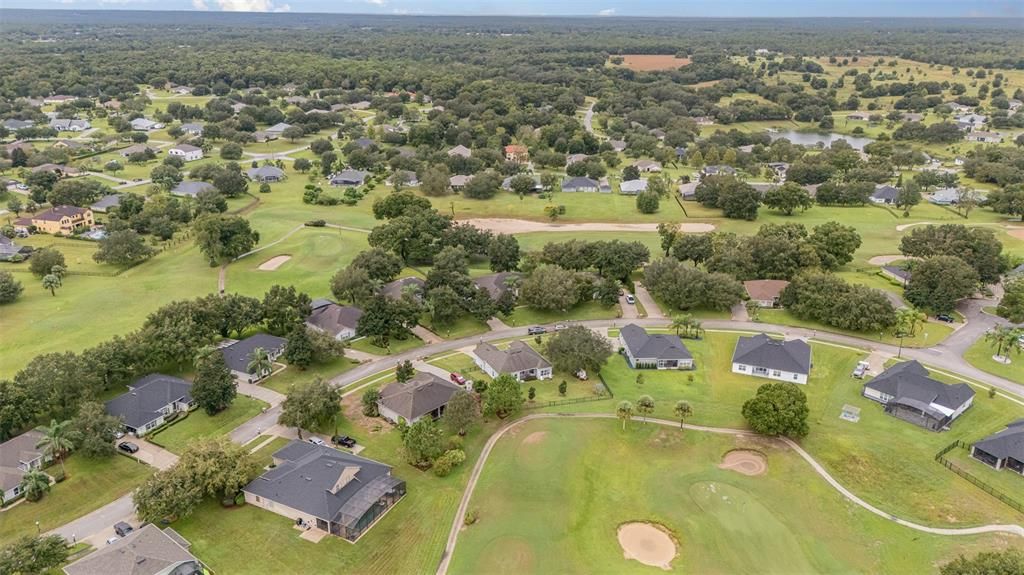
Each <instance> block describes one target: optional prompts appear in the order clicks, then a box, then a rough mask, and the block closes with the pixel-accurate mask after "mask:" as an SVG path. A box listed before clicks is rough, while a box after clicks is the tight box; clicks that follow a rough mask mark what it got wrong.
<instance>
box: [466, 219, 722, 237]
mask: <svg viewBox="0 0 1024 575" xmlns="http://www.w3.org/2000/svg"><path fill="white" fill-rule="evenodd" d="M461 222H462V223H467V224H470V225H472V226H474V227H477V228H480V229H482V230H488V231H490V232H494V233H496V234H525V233H530V232H656V231H658V224H616V223H598V222H592V223H585V224H551V223H546V222H534V221H530V220H514V219H506V218H474V219H469V220H461ZM679 229H680V231H682V232H685V233H706V232H713V231H715V226H714V225H712V224H694V223H691V224H680V225H679Z"/></svg>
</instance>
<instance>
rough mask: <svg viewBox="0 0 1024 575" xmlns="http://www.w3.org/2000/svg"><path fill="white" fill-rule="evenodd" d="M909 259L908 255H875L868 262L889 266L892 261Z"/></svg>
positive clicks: (874, 264)
mask: <svg viewBox="0 0 1024 575" xmlns="http://www.w3.org/2000/svg"><path fill="white" fill-rule="evenodd" d="M905 259H907V256H901V255H894V256H875V257H873V258H871V259H869V260H868V263H869V264H871V265H873V266H887V265H889V264H891V263H892V262H898V261H900V260H905Z"/></svg>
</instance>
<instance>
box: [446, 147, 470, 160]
mask: <svg viewBox="0 0 1024 575" xmlns="http://www.w3.org/2000/svg"><path fill="white" fill-rule="evenodd" d="M448 155H449V156H459V157H462V158H469V157H472V156H473V150H470V149H469V148H467V147H466V146H463V145H462V144H459V145H458V146H455V147H454V148H452V149H450V150H448Z"/></svg>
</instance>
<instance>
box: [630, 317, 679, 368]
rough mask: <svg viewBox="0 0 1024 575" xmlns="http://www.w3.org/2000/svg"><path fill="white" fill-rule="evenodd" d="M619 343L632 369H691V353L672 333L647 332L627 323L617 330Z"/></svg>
mask: <svg viewBox="0 0 1024 575" xmlns="http://www.w3.org/2000/svg"><path fill="white" fill-rule="evenodd" d="M619 343H621V344H622V349H623V350H624V351H625V352H626V361H627V362H628V363H629V366H630V367H632V368H633V369H693V354H691V353H690V350H688V349H686V345H684V344H683V340H681V339H679V336H677V335H672V334H662V333H657V334H649V333H647V330H645V329H644V328H642V327H640V326H638V325H636V324H632V323H631V324H629V325H627V326H625V327H623V328H622V329H621V330H619Z"/></svg>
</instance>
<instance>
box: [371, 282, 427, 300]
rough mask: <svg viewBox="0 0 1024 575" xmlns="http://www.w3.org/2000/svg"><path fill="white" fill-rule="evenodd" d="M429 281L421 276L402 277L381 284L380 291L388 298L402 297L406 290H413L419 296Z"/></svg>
mask: <svg viewBox="0 0 1024 575" xmlns="http://www.w3.org/2000/svg"><path fill="white" fill-rule="evenodd" d="M425 285H427V282H425V281H423V280H421V279H420V278H411V277H410V278H400V279H397V280H395V281H393V282H388V283H386V284H384V285H382V286H381V288H380V293H381V295H383V296H384V297H386V298H390V299H401V298H402V295H404V294H405V292H406V291H412V292H413V293H414V294H415V295H416V296H417V297H419V296H420V295H421V294H422V293H423V286H425Z"/></svg>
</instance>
